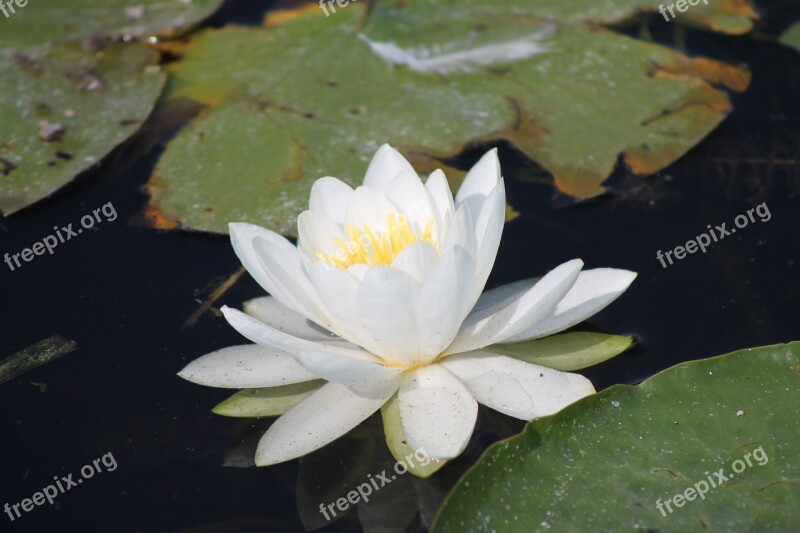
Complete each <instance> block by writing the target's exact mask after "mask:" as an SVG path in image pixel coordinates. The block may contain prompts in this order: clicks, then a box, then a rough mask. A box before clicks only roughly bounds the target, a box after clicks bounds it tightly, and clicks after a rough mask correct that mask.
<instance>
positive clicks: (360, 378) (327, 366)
mask: <svg viewBox="0 0 800 533" xmlns="http://www.w3.org/2000/svg"><path fill="white" fill-rule="evenodd" d="M295 357H296V358H297V360H298V361H300V362H301V363H302V364H303V366H305V367H306V368H307V369H309V370H310V371H311V372H312V373H313V374H314V375H316V376H319V377H321V378H323V379H327V380H328V381H333V382H336V383H341V384H342V385H353V386H366V385H376V384H378V383H386V382H387V381H390V380H392V379H394V378H395V377H397V376H398V375H399V374H400V373H401V372H402V371H403V369H402V368H392V367H387V366H383V365H382V364H380V363H376V362H373V361H365V360H363V359H356V358H353V357H348V356H344V355H341V354H333V353H331V352H330V351H329V350H327V349H318V350H302V351H300V352H297V354H295Z"/></svg>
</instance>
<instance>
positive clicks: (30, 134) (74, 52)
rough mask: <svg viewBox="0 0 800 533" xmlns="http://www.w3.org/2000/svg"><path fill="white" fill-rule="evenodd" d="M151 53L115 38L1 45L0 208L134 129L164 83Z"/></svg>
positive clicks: (41, 191) (55, 180) (65, 175)
mask: <svg viewBox="0 0 800 533" xmlns="http://www.w3.org/2000/svg"><path fill="white" fill-rule="evenodd" d="M31 5H34V4H33V3H32V4H31ZM26 9H27V8H26ZM11 26H13V24H12V25H11ZM156 59H157V57H156V54H155V53H154V52H153V51H151V50H148V49H147V48H145V47H143V46H140V45H124V44H121V43H115V44H111V45H109V46H108V47H106V48H105V49H103V50H102V51H100V52H98V53H95V54H87V53H85V52H84V51H82V50H81V47H80V45H79V44H72V45H65V46H62V47H58V48H52V49H51V48H40V49H27V50H25V51H17V52H12V51H10V50H5V51H4V50H2V49H0V70H2V72H3V75H2V76H0V94H2V95H3V98H2V100H0V177H1V178H2V179H0V210H2V211H3V212H4V213H5V214H9V213H13V212H14V211H17V210H19V209H22V208H23V207H25V206H27V205H29V204H31V203H33V202H35V201H37V200H40V199H42V198H44V197H46V196H47V195H49V194H50V193H52V192H53V191H55V190H57V189H58V188H60V187H61V186H62V185H64V184H65V183H67V182H69V181H70V180H71V179H72V178H73V177H74V176H75V175H77V174H78V173H79V172H81V171H82V170H84V169H86V168H87V167H89V166H91V165H93V164H94V163H96V162H97V161H99V160H100V159H101V158H102V157H104V156H105V155H106V154H107V153H108V152H109V151H111V149H113V148H114V147H115V146H117V145H118V144H119V143H121V142H122V141H124V140H125V139H127V138H128V137H130V136H131V135H132V134H133V133H135V132H136V131H137V130H138V129H139V126H140V125H141V124H142V123H143V122H144V121H145V119H146V118H147V116H148V115H149V114H150V111H151V109H152V107H153V105H154V103H155V101H156V99H157V98H158V96H159V94H160V93H161V90H162V88H163V85H164V80H165V76H164V75H163V74H162V73H160V71H159V69H158V67H157V66H156V65H155V64H154V63H155V61H156ZM146 67H149V68H146Z"/></svg>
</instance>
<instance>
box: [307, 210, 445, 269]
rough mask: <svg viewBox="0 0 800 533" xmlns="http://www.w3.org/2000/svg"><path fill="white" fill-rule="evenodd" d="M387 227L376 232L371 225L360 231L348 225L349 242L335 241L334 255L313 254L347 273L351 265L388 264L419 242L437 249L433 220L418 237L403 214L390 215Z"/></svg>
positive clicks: (336, 239)
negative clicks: (383, 230)
mask: <svg viewBox="0 0 800 533" xmlns="http://www.w3.org/2000/svg"><path fill="white" fill-rule="evenodd" d="M387 226H388V230H387V231H386V232H383V233H380V232H379V233H376V232H375V230H373V229H372V228H371V227H370V226H364V228H363V229H361V230H359V229H358V228H356V227H355V226H353V225H352V224H348V225H347V226H345V231H346V232H347V236H348V237H349V238H350V242H348V243H345V242H343V241H342V240H341V239H338V238H334V239H333V243H334V244H335V245H336V247H337V250H336V251H335V252H333V253H331V254H326V253H323V252H317V254H316V255H317V257H318V258H319V259H321V260H322V261H324V262H326V263H328V264H330V265H333V266H337V267H339V268H342V269H345V270H346V269H347V268H348V267H350V266H352V265H391V264H392V261H394V259H395V257H397V255H398V254H399V253H400V252H402V251H403V250H404V249H405V248H406V247H407V246H409V245H411V244H413V243H415V242H417V241H418V240H419V241H423V242H427V243H430V244H432V245H433V246H434V247H435V248H436V249H437V250H438V248H439V246H438V244H437V243H436V240H435V239H434V237H433V220H429V221H428V223H427V225H426V226H425V231H424V232H423V234H422V236H421V237H417V235H416V234H415V233H414V231H413V230H412V229H411V227H410V226H409V225H408V220H406V217H405V216H403V215H397V214H390V215H389V217H388V224H387Z"/></svg>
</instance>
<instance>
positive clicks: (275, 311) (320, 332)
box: [242, 296, 338, 342]
mask: <svg viewBox="0 0 800 533" xmlns="http://www.w3.org/2000/svg"><path fill="white" fill-rule="evenodd" d="M242 307H243V309H244V312H245V313H247V314H248V315H250V316H252V317H255V318H257V319H258V320H260V321H261V322H263V323H265V324H267V325H269V326H272V327H273V328H275V329H277V330H278V331H283V332H284V333H287V334H289V335H292V336H293V337H299V338H301V339H305V340H308V341H315V342H326V341H332V340H334V341H335V340H337V339H338V337H336V336H335V335H334V334H333V333H330V332H329V331H326V330H324V329H322V328H321V327H319V326H317V325H316V324H314V323H313V322H311V321H309V320H308V319H306V317H304V316H303V315H301V314H300V313H298V312H297V311H294V310H293V309H290V308H289V307H286V306H285V305H283V304H282V303H280V302H279V301H278V300H276V299H275V298H273V297H272V296H263V297H261V298H254V299H252V300H248V301H246V302H244V304H243V305H242Z"/></svg>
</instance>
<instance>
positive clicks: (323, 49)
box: [149, 2, 749, 234]
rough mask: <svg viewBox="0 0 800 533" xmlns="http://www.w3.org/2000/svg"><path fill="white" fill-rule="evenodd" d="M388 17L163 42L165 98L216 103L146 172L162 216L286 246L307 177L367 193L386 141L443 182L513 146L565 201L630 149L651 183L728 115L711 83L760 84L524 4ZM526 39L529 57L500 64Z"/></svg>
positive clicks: (309, 12)
mask: <svg viewBox="0 0 800 533" xmlns="http://www.w3.org/2000/svg"><path fill="white" fill-rule="evenodd" d="M382 6H383V3H381V4H379V5H378V6H377V8H376V9H375V10H374V11H373V12H372V13H370V14H367V13H365V11H364V9H363V6H362V5H358V4H351V5H349V6H347V9H339V10H338V11H337V12H336V13H335V16H331V17H325V15H324V14H323V13H322V12H321V10H320V9H319V6H317V5H314V6H311V7H308V8H304V9H298V10H295V11H292V12H288V13H283V14H282V15H280V16H278V15H274V14H273V16H271V17H269V19H268V24H269V27H267V28H266V29H245V28H237V27H228V28H224V29H222V30H208V31H204V32H202V33H200V34H198V35H197V36H195V37H194V38H193V39H192V40H190V41H189V42H188V44H186V45H181V44H176V45H170V48H169V49H170V51H171V52H173V53H176V54H178V55H180V56H183V59H182V60H181V61H177V62H175V63H172V64H171V65H170V67H169V68H170V72H171V73H172V74H173V79H172V82H171V84H170V86H169V90H168V100H170V101H175V100H180V99H188V100H191V101H194V102H197V103H199V104H202V105H203V106H205V109H204V111H203V112H202V113H201V115H200V116H199V117H198V118H197V119H195V120H194V121H193V122H192V123H190V124H189V125H188V126H187V127H186V128H185V129H184V130H182V131H181V132H180V134H179V135H178V136H177V137H176V138H175V139H174V140H173V141H172V142H171V143H170V144H169V145H168V146H167V149H166V151H165V153H164V154H163V156H162V157H161V160H160V161H159V163H158V166H157V167H156V170H155V172H154V176H153V177H152V178H151V181H150V183H149V190H150V193H151V196H152V198H151V207H152V208H153V209H152V212H153V213H156V214H157V215H158V216H157V218H158V219H160V220H166V221H172V222H179V223H180V224H181V225H182V226H183V227H187V228H193V229H200V230H206V231H214V232H220V233H224V232H226V231H227V223H228V222H230V221H247V222H252V223H256V224H260V225H263V226H267V227H270V228H272V229H275V230H278V231H281V232H283V233H287V234H291V233H293V232H294V231H295V228H294V223H295V219H296V217H297V215H298V214H299V212H300V211H301V210H303V209H304V208H305V206H306V203H307V198H308V192H309V189H310V187H311V184H312V183H313V181H314V180H316V179H317V178H319V177H321V176H324V175H333V176H336V177H340V178H342V179H344V180H345V181H348V182H349V183H351V184H358V183H360V181H361V179H362V176H363V173H364V169H365V168H366V166H367V163H368V161H369V158H370V157H371V155H372V153H373V152H374V150H375V149H376V148H377V146H378V145H379V144H381V143H383V142H389V143H391V144H393V145H394V146H396V147H398V148H399V149H400V150H401V151H402V152H403V153H404V154H406V155H407V156H409V158H410V159H412V160H424V161H428V162H429V163H430V166H429V167H427V168H424V169H423V170H432V169H433V168H434V167H435V166H436V161H437V159H441V158H446V157H450V156H453V155H456V154H458V153H460V152H461V151H462V150H463V149H464V148H465V147H466V146H467V145H469V144H471V143H485V142H488V141H496V140H501V139H505V140H508V141H510V142H512V143H513V144H514V145H516V146H517V147H518V148H519V149H520V150H522V151H523V152H524V153H526V154H527V155H528V156H529V157H531V158H532V159H534V160H536V161H537V162H539V163H540V164H541V165H542V166H544V167H545V168H546V169H547V170H549V171H550V172H551V173H553V174H554V176H555V179H556V185H557V186H558V187H559V189H561V190H562V191H563V192H566V193H568V194H571V195H573V196H575V197H579V198H585V197H590V196H594V195H597V194H600V193H602V192H603V191H604V189H603V187H602V186H601V183H602V182H603V180H605V178H606V177H608V175H609V174H610V173H611V171H612V170H613V168H614V166H615V164H616V162H617V160H618V158H619V155H620V154H621V153H622V154H625V159H626V161H627V163H628V165H629V166H630V167H631V168H632V170H633V171H634V172H636V173H640V174H647V173H651V172H655V171H657V170H659V169H661V168H663V167H665V166H666V165H669V164H670V163H672V162H673V161H675V160H676V159H677V158H679V157H680V156H681V155H683V154H684V153H685V152H686V151H687V150H689V149H690V148H691V147H692V146H694V145H695V144H696V143H697V142H699V141H700V140H701V139H702V138H703V137H704V136H705V135H707V134H708V133H709V132H710V131H711V130H712V129H713V128H714V127H716V125H717V124H719V122H720V121H721V120H722V119H723V118H724V117H725V115H726V114H727V113H728V111H729V110H730V102H729V100H728V97H727V95H726V94H725V93H724V92H723V91H720V90H718V89H716V88H714V87H713V86H712V84H727V85H728V86H730V87H731V88H734V89H737V90H742V89H744V88H745V87H746V86H747V84H748V82H749V74H748V73H747V71H746V70H742V69H739V68H736V67H731V66H728V65H724V64H722V63H718V62H715V61H711V60H702V59H701V60H692V59H689V58H687V57H686V56H684V55H682V54H680V53H678V52H676V51H673V50H670V49H668V48H664V47H661V46H657V45H653V44H649V43H644V42H640V41H637V40H634V39H630V38H628V37H624V36H620V35H616V34H613V33H610V32H608V31H605V30H602V29H599V28H589V27H584V26H580V25H578V26H574V25H564V26H560V27H558V28H554V27H553V25H552V24H550V23H547V22H542V21H541V20H537V19H531V18H527V17H519V16H517V14H516V11H515V9H514V8H513V7H508V9H506V10H504V11H497V10H494V11H493V12H492V13H490V14H487V15H486V16H483V17H479V16H478V15H479V14H480V13H478V14H471V15H469V16H466V15H464V16H463V17H461V18H459V16H460V15H459V13H463V12H464V11H463V10H462V11H458V12H455V13H453V14H452V15H450V14H449V12H447V11H446V10H445V13H447V14H448V16H449V18H447V17H445V18H444V19H441V20H439V19H436V18H435V15H437V14H441V10H439V9H438V8H436V7H435V5H434V4H425V3H421V2H414V3H413V6H412V5H411V4H409V6H408V7H407V8H391V10H390V8H388V7H387V8H384V7H382ZM417 6H419V7H417ZM426 6H427V7H426ZM387 10H388V11H387ZM398 10H404V11H403V16H399V15H398V16H395V15H397V13H396V11H398ZM363 17H368V18H367V21H366V23H365V25H363V31H362V24H361V22H362V19H363ZM439 22H441V23H439ZM434 30H435V31H434ZM548 35H552V37H551V38H548V37H547V36H548ZM471 36H474V37H471ZM509 39H510V41H509ZM519 39H523V40H524V41H526V43H527V44H524V45H523V50H527V51H528V52H529V53H530V54H533V55H532V56H530V57H528V56H527V55H525V54H523V56H525V57H523V58H518V59H516V60H513V61H507V60H502V57H500V56H502V55H503V53H504V52H503V51H504V50H505V48H504V47H511V48H515V46H516V44H515V43H517V41H519ZM542 39H544V41H543V42H541V43H539V42H538V41H539V40H542ZM389 40H391V41H389ZM376 43H379V44H387V43H389V44H395V46H404V45H406V44H407V45H408V46H412V44H413V45H414V46H415V47H416V48H414V49H413V50H410V51H408V50H407V51H405V52H408V53H409V54H412V55H413V54H419V55H420V56H421V57H423V58H428V59H430V58H431V57H433V56H436V55H437V54H446V53H448V52H450V51H454V50H462V51H463V50H464V49H465V47H466V48H467V49H470V50H472V51H473V52H475V50H476V48H475V47H478V53H476V54H473V57H480V56H482V55H483V56H484V57H483V59H485V54H483V52H482V51H481V50H480V47H495V48H492V50H493V52H492V53H493V54H495V55H498V61H497V65H486V64H481V65H480V68H477V69H473V70H472V71H470V69H466V71H465V69H458V68H457V69H455V70H453V71H448V72H447V73H441V72H417V71H415V70H414V69H412V68H409V67H408V65H406V64H398V63H393V62H392V61H391V60H390V58H387V57H386V55H385V54H383V55H382V54H381V53H379V52H380V50H381V49H380V48H376V46H375V44H376ZM398 43H399V44H398ZM497 47H499V48H497ZM545 47H546V51H543V50H544V48H545ZM537 51H538V52H542V51H543V52H542V53H537ZM468 55H469V54H468ZM301 59H302V67H299V66H298V62H299V61H301ZM445 63H446V61H445ZM439 64H441V62H439Z"/></svg>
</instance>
